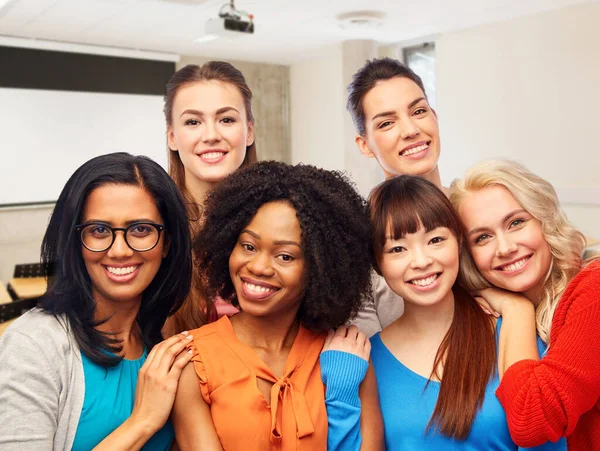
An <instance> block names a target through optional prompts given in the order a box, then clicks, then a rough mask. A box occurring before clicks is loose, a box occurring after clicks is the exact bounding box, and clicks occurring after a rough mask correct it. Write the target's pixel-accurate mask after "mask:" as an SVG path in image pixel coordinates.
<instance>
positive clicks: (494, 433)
mask: <svg viewBox="0 0 600 451" xmlns="http://www.w3.org/2000/svg"><path fill="white" fill-rule="evenodd" d="M501 321H502V320H501V319H500V320H498V324H497V329H496V330H497V334H499V331H500V324H501ZM496 338H498V336H497V337H496ZM545 350H546V345H545V344H544V342H543V341H542V340H540V339H539V338H538V351H539V353H540V355H543V354H544V353H545ZM371 361H372V362H373V367H374V368H375V376H376V379H377V388H378V390H379V402H380V404H381V413H382V415H383V423H384V431H385V445H386V449H387V450H388V451H414V450H430V449H431V450H463V451H467V450H468V451H488V450H496V451H516V450H524V449H525V448H519V447H517V445H515V444H514V443H513V441H512V440H511V438H510V433H509V431H508V424H507V422H506V415H505V413H504V409H503V408H502V405H501V404H500V401H498V398H496V394H495V392H496V389H497V388H498V385H499V383H500V381H499V379H498V375H497V374H494V375H493V377H492V378H491V379H490V381H489V383H488V386H487V388H486V391H485V397H484V400H483V405H482V406H481V409H480V410H479V411H478V412H477V414H476V415H475V419H474V421H473V425H472V427H471V433H470V434H469V436H468V437H467V438H466V440H456V439H454V438H449V437H445V436H443V435H441V434H440V433H438V432H436V431H434V430H430V431H429V432H427V433H426V432H425V430H426V428H427V424H428V423H429V419H430V418H431V414H432V413H433V409H434V407H435V404H436V402H437V398H438V395H439V393H440V383H439V382H436V381H429V384H427V382H428V379H427V378H426V377H423V376H421V375H419V374H417V373H415V372H413V371H412V370H410V369H409V368H407V367H406V366H404V365H403V364H402V362H400V361H399V360H398V359H396V357H394V355H393V354H392V353H391V352H390V351H389V350H388V348H387V347H386V346H385V344H384V343H383V341H381V338H380V336H379V334H376V335H375V336H373V337H371ZM527 449H528V450H536V451H542V450H543V451H566V449H567V444H566V440H565V439H564V438H563V439H561V440H559V441H558V442H557V443H550V442H549V443H546V444H545V445H541V446H538V447H535V448H527Z"/></svg>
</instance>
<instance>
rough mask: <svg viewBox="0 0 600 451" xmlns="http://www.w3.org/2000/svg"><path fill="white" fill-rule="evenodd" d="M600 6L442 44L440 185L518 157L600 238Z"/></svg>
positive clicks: (451, 36)
mask: <svg viewBox="0 0 600 451" xmlns="http://www.w3.org/2000/svg"><path fill="white" fill-rule="evenodd" d="M598 23H600V3H590V4H586V5H581V6H577V7H573V8H568V9H563V10H559V11H553V12H550V13H545V14H541V15H537V16H530V17H525V18H521V19H516V20H511V21H507V22H501V23H497V24H491V25H485V26H482V27H477V28H473V29H469V30H465V31H461V32H456V33H447V34H444V35H442V36H441V37H440V39H439V40H438V41H437V43H436V45H437V47H436V55H437V61H436V64H437V92H438V113H439V117H440V124H441V140H442V158H441V163H440V167H441V173H442V179H443V180H442V181H443V182H444V183H449V182H450V180H452V179H453V178H455V177H459V176H461V175H462V174H463V172H464V170H465V169H466V168H467V167H469V166H470V165H471V164H472V163H474V162H475V161H478V160H482V159H486V158H493V157H507V158H513V159H518V160H520V161H521V162H522V163H524V164H525V165H526V166H528V167H529V168H530V169H531V170H533V171H535V172H537V173H538V174H540V175H541V176H543V177H545V178H546V179H548V180H549V181H551V182H552V183H553V184H554V186H555V187H556V189H557V191H558V193H559V196H561V199H562V202H563V205H564V207H565V210H566V211H567V214H569V215H570V218H571V220H572V221H573V222H574V223H575V224H576V225H577V226H578V227H579V228H581V229H582V230H583V231H584V232H587V233H590V234H593V235H596V236H599V235H600V151H599V149H598V144H597V139H596V132H597V130H598V127H599V126H598V119H599V118H600V115H599V114H598V108H599V107H600V83H599V82H600V58H599V56H600V27H599V26H598Z"/></svg>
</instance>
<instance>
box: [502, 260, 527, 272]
mask: <svg viewBox="0 0 600 451" xmlns="http://www.w3.org/2000/svg"><path fill="white" fill-rule="evenodd" d="M527 260H529V257H525V258H522V259H521V260H519V261H516V262H514V263H511V264H510V265H506V266H502V267H501V268H500V269H501V270H502V271H516V270H517V269H519V268H522V267H523V265H524V264H525V263H526V262H527Z"/></svg>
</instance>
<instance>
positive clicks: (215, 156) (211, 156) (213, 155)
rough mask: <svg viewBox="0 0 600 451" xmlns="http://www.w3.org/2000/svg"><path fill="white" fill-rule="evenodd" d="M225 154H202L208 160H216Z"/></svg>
mask: <svg viewBox="0 0 600 451" xmlns="http://www.w3.org/2000/svg"><path fill="white" fill-rule="evenodd" d="M223 155H225V152H207V153H203V154H202V155H201V158H205V159H206V160H216V159H217V158H221V157H222V156H223Z"/></svg>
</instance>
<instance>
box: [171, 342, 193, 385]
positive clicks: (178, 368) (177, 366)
mask: <svg viewBox="0 0 600 451" xmlns="http://www.w3.org/2000/svg"><path fill="white" fill-rule="evenodd" d="M193 355H194V352H193V351H192V350H191V349H187V350H185V349H184V350H183V351H182V352H180V353H179V355H177V358H176V359H175V361H174V362H173V365H171V369H170V370H169V377H173V378H175V379H177V380H179V376H181V372H182V371H183V369H184V368H185V366H186V365H187V364H188V363H189V362H190V360H192V357H193Z"/></svg>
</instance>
